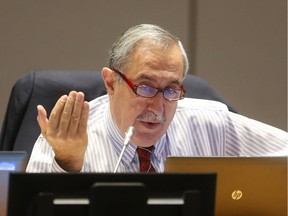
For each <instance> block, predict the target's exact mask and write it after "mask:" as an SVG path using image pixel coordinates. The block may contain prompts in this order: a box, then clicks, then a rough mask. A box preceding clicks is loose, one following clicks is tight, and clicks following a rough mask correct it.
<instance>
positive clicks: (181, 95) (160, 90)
mask: <svg viewBox="0 0 288 216" xmlns="http://www.w3.org/2000/svg"><path fill="white" fill-rule="evenodd" d="M111 70H113V71H114V72H115V73H116V74H118V75H119V76H120V77H121V78H122V79H123V80H124V81H125V82H126V83H127V84H128V86H129V87H130V88H131V89H132V91H133V92H134V93H135V94H136V95H138V96H140V97H143V98H153V97H155V96H156V95H157V94H158V93H159V92H162V95H163V98H164V99H165V100H168V101H177V100H182V99H184V98H185V96H186V89H185V87H184V85H183V84H181V85H180V89H173V88H165V89H159V88H154V87H152V86H147V85H145V86H147V87H150V88H152V89H156V90H157V92H156V93H155V95H153V96H152V97H146V96H143V95H140V94H138V93H137V89H138V87H139V85H135V84H133V82H132V81H131V80H129V79H128V78H127V77H126V76H125V74H123V73H122V72H121V71H119V70H117V69H111ZM165 90H176V91H181V94H180V97H179V98H177V99H169V98H166V97H165V94H164V91H165Z"/></svg>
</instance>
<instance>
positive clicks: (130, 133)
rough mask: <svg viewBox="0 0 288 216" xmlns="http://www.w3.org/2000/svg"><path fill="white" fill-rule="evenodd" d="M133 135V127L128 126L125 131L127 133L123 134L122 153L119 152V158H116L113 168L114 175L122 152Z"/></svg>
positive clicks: (122, 152)
mask: <svg viewBox="0 0 288 216" xmlns="http://www.w3.org/2000/svg"><path fill="white" fill-rule="evenodd" d="M134 133H135V129H134V127H133V126H129V127H128V129H127V131H126V132H125V138H124V145H123V148H122V151H121V153H120V156H119V158H118V161H117V164H116V167H115V169H114V173H116V172H117V170H118V167H119V164H120V162H121V160H122V157H123V154H124V152H125V150H126V148H127V146H128V144H129V141H130V139H131V138H132V136H133V135H134Z"/></svg>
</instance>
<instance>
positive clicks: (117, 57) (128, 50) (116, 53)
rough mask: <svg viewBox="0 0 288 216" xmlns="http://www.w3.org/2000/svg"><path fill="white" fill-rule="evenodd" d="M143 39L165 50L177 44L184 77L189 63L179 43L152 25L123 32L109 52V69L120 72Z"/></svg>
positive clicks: (143, 25)
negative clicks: (181, 59) (182, 63)
mask: <svg viewBox="0 0 288 216" xmlns="http://www.w3.org/2000/svg"><path fill="white" fill-rule="evenodd" d="M145 39H148V40H151V41H152V42H156V43H157V44H159V45H160V46H161V47H163V48H165V49H166V48H169V47H171V46H172V45H175V44H178V46H179V49H180V51H181V53H182V56H183V62H184V68H183V72H184V74H183V77H185V75H186V74H187V72H188V70H189V62H188V58H187V54H186V51H185V49H184V47H183V45H182V43H181V41H180V40H179V39H178V38H177V37H176V36H174V35H172V34H171V33H170V32H168V31H166V30H164V29H163V28H161V27H159V26H157V25H152V24H140V25H136V26H134V27H132V28H130V29H128V30H127V31H126V32H124V33H123V34H122V35H121V37H120V38H119V39H118V40H117V41H116V42H115V43H114V44H113V45H112V48H111V50H110V52H109V67H110V68H112V69H118V70H122V69H123V68H124V66H125V65H126V63H127V62H128V61H129V59H130V57H131V56H132V55H133V53H134V51H135V48H136V45H137V44H139V43H140V42H141V41H143V40H145Z"/></svg>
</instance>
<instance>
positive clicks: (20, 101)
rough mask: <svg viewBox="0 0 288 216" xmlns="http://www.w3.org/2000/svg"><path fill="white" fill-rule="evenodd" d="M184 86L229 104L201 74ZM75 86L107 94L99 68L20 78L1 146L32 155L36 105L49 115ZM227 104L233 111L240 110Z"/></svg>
mask: <svg viewBox="0 0 288 216" xmlns="http://www.w3.org/2000/svg"><path fill="white" fill-rule="evenodd" d="M184 86H185V88H186V90H187V97H191V98H203V99H209V100H216V101H220V102H223V103H225V104H227V103H226V102H225V100H224V98H223V97H222V96H221V95H220V94H218V93H217V92H216V91H215V90H214V89H213V88H211V87H210V86H209V85H208V84H207V83H206V82H205V81H204V80H203V79H201V78H200V77H197V76H194V75H187V77H186V79H185V80H184ZM71 90H76V91H82V92H84V93H85V98H86V100H87V101H90V100H92V99H94V98H96V97H99V96H101V95H104V94H106V89H105V86H104V83H103V80H102V76H101V73H99V72H96V71H31V72H29V73H27V74H26V75H24V76H23V77H21V78H20V79H19V80H17V82H16V83H15V85H14V86H13V88H12V92H11V95H10V99H9V103H8V107H7V110H6V114H5V118H4V122H3V125H2V131H1V139H0V150H7V151H9V150H10V151H11V150H14V151H26V152H27V153H28V155H30V154H31V151H32V148H33V145H34V143H35V141H36V139H37V137H38V136H39V134H40V128H39V126H38V123H37V120H36V117H37V109H36V106H37V105H38V104H41V105H43V106H44V107H45V108H46V110H47V112H48V115H49V114H50V111H51V110H52V108H53V107H54V105H55V103H56V101H57V100H58V99H59V97H60V96H61V95H63V94H67V93H69V91H71ZM227 105H228V108H229V109H230V110H231V111H233V112H236V110H235V109H234V108H233V107H231V106H230V105H229V104H227Z"/></svg>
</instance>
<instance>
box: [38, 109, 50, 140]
mask: <svg viewBox="0 0 288 216" xmlns="http://www.w3.org/2000/svg"><path fill="white" fill-rule="evenodd" d="M37 111H38V115H37V122H38V124H39V126H40V129H41V133H42V134H43V135H44V136H45V135H46V132H47V128H48V119H47V112H46V110H45V108H44V107H43V106H42V105H38V106H37Z"/></svg>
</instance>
